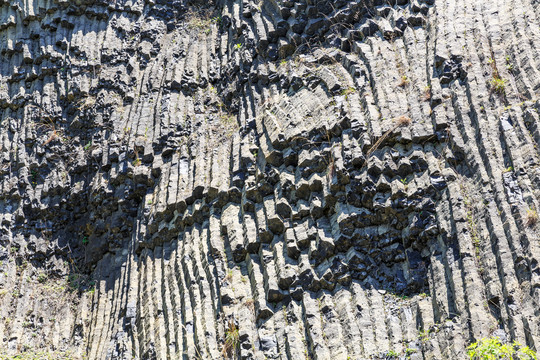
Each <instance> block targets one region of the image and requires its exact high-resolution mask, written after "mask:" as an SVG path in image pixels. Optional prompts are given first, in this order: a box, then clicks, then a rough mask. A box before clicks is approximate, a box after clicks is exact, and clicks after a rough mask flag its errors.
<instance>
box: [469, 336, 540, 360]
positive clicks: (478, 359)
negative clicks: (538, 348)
mask: <svg viewBox="0 0 540 360" xmlns="http://www.w3.org/2000/svg"><path fill="white" fill-rule="evenodd" d="M467 350H468V351H467V355H468V356H469V359H470V360H499V359H501V360H502V359H508V360H513V359H520V360H537V357H536V353H535V352H534V351H533V350H532V349H530V348H529V347H528V346H521V344H520V343H518V342H515V341H514V343H512V344H502V343H501V341H500V340H499V339H498V338H497V337H491V338H484V339H481V340H480V341H478V342H475V343H473V344H471V345H470V346H469V347H468V348H467Z"/></svg>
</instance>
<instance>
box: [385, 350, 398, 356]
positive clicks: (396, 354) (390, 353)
mask: <svg viewBox="0 0 540 360" xmlns="http://www.w3.org/2000/svg"><path fill="white" fill-rule="evenodd" d="M397 357H399V354H398V353H397V352H395V351H394V350H388V352H387V353H386V358H397Z"/></svg>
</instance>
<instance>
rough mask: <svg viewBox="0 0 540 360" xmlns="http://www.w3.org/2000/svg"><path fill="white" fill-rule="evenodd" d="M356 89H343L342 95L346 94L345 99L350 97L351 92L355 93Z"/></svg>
mask: <svg viewBox="0 0 540 360" xmlns="http://www.w3.org/2000/svg"><path fill="white" fill-rule="evenodd" d="M355 91H356V90H355V89H354V88H353V87H348V88H346V89H343V90H341V95H342V96H345V100H347V99H348V98H349V95H350V94H353V93H354V92H355Z"/></svg>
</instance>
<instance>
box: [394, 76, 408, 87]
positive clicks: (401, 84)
mask: <svg viewBox="0 0 540 360" xmlns="http://www.w3.org/2000/svg"><path fill="white" fill-rule="evenodd" d="M410 82H411V81H410V80H409V78H408V77H407V76H406V75H403V76H402V77H401V80H400V81H399V82H398V84H397V86H399V87H402V88H404V87H407V86H408V85H409V83H410Z"/></svg>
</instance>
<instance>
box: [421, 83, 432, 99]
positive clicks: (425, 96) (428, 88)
mask: <svg viewBox="0 0 540 360" xmlns="http://www.w3.org/2000/svg"><path fill="white" fill-rule="evenodd" d="M429 100H431V86H429V85H428V86H426V87H425V88H424V94H423V95H422V101H429Z"/></svg>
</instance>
